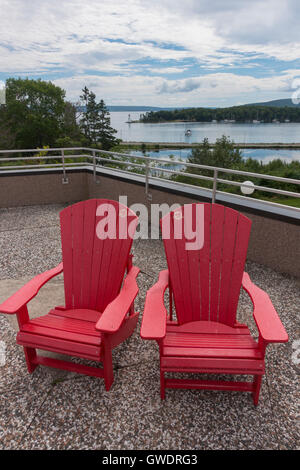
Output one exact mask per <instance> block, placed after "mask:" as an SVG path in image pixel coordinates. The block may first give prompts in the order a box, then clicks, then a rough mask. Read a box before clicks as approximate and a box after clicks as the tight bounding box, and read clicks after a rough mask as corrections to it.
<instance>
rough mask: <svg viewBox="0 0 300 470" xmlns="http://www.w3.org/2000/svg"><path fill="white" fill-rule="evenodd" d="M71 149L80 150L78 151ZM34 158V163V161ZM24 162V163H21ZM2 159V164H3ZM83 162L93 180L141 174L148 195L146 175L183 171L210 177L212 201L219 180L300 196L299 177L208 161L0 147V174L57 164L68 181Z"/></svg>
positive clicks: (191, 175)
mask: <svg viewBox="0 0 300 470" xmlns="http://www.w3.org/2000/svg"><path fill="white" fill-rule="evenodd" d="M66 152H67V153H66ZM68 152H72V153H71V154H68ZM74 152H80V153H79V154H78V153H74ZM82 152H83V153H82ZM26 153H27V154H28V153H31V154H38V156H34V155H31V156H29V157H23V154H26ZM48 153H51V155H48ZM53 153H55V155H53ZM10 154H18V155H17V156H16V157H8V156H5V157H3V158H2V157H1V155H10ZM45 154H47V155H45ZM68 159H70V160H76V159H83V161H80V162H74V161H71V162H68V161H66V160H68ZM16 160H17V164H16ZM44 160H46V161H47V163H44V162H43V161H44ZM51 160H61V162H60V163H52V162H51ZM136 160H138V161H139V162H141V163H137V162H136ZM35 161H36V162H37V163H34V162H35ZM8 162H14V163H15V164H14V165H6V163H8ZM24 162H25V164H23V163H24ZM26 162H28V163H26ZM3 163H5V164H4V165H3ZM83 165H85V166H86V165H87V166H90V167H91V168H92V170H93V177H94V181H95V182H96V181H97V170H101V169H103V168H109V169H110V170H112V171H117V172H119V173H126V174H131V175H133V174H135V175H139V176H144V182H145V192H146V195H147V197H148V198H149V199H150V198H151V194H150V193H149V184H150V182H151V181H150V179H151V180H157V179H159V180H160V181H161V180H165V181H168V182H170V178H166V177H165V176H164V175H165V173H167V174H169V175H181V176H183V175H184V176H187V177H189V178H194V179H195V180H205V181H211V183H212V189H209V188H204V189H206V190H207V191H210V192H211V200H212V202H215V200H216V195H217V194H218V193H222V194H224V193H225V194H226V192H224V191H220V190H218V184H220V183H221V184H226V185H232V186H239V187H241V186H243V187H247V186H248V187H249V188H251V189H255V190H258V191H263V192H268V193H273V194H278V195H282V196H285V197H291V198H300V180H299V179H292V178H283V177H279V176H273V175H267V174H263V173H252V172H247V171H242V170H233V169H230V168H221V167H213V166H208V165H198V164H195V163H189V162H187V161H177V160H167V159H162V158H154V157H149V156H146V155H131V154H125V153H119V152H110V151H105V150H98V149H93V148H87V147H64V148H49V149H24V150H23V149H21V150H0V174H1V173H4V172H6V171H7V170H16V169H18V170H23V169H29V168H31V169H33V168H59V167H60V168H61V169H62V175H63V178H62V182H63V183H65V184H66V183H68V178H67V169H68V168H70V167H74V166H83ZM112 165H113V166H112ZM161 165H165V166H161ZM170 165H171V166H173V167H175V168H178V167H180V166H181V167H183V169H184V170H185V171H182V170H181V171H180V170H177V169H170ZM124 166H125V167H127V169H126V170H124V169H123V167H124ZM119 167H121V168H119ZM186 168H192V169H193V168H195V169H196V170H197V171H198V172H200V171H201V170H206V171H207V170H209V171H211V172H212V176H207V175H203V174H199V173H197V174H195V173H190V172H188V171H186ZM134 169H139V171H138V172H137V171H134ZM158 171H159V172H161V174H160V176H159V177H157V176H153V175H152V173H153V172H158ZM220 173H225V174H228V175H239V176H241V179H242V178H244V181H235V180H230V179H224V178H220V177H219V175H220ZM249 178H256V179H260V180H261V179H263V180H269V181H273V182H281V183H288V184H293V185H295V188H296V189H297V190H298V191H287V190H283V189H278V188H272V187H268V186H261V185H256V184H253V183H252V184H251V186H250V185H247V184H245V179H246V180H249ZM177 184H180V185H183V186H186V187H191V186H193V185H191V184H188V183H185V182H183V183H180V182H177ZM198 187H199V186H198ZM230 194H231V195H232V196H234V197H237V198H246V199H250V198H249V197H247V196H241V195H238V194H234V193H230ZM251 199H252V198H251ZM260 201H261V202H264V203H266V204H271V205H276V206H280V204H279V203H274V202H271V201H266V200H261V199H260ZM285 207H286V206H285ZM288 207H289V208H290V209H294V210H296V211H300V208H297V207H293V206H288Z"/></svg>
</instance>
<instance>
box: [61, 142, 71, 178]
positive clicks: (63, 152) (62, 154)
mask: <svg viewBox="0 0 300 470" xmlns="http://www.w3.org/2000/svg"><path fill="white" fill-rule="evenodd" d="M61 159H62V167H63V179H62V183H63V184H68V183H69V180H68V178H67V177H66V167H65V151H64V149H61Z"/></svg>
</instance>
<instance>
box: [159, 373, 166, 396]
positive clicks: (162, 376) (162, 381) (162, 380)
mask: <svg viewBox="0 0 300 470" xmlns="http://www.w3.org/2000/svg"><path fill="white" fill-rule="evenodd" d="M160 398H161V399H162V400H164V399H165V398H166V393H165V374H164V372H163V371H162V370H161V371H160Z"/></svg>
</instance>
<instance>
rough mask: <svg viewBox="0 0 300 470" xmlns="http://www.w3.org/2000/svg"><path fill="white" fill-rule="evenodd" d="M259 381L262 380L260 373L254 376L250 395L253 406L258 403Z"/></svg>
mask: <svg viewBox="0 0 300 470" xmlns="http://www.w3.org/2000/svg"><path fill="white" fill-rule="evenodd" d="M261 381H262V376H261V375H255V376H254V381H253V392H252V396H253V403H254V405H255V406H257V405H258V400H259V392H260V386H261Z"/></svg>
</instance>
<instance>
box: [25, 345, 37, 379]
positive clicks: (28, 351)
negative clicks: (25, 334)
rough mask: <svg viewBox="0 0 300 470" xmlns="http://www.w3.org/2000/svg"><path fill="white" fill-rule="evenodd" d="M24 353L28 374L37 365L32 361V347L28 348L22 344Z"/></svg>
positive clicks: (33, 357)
mask: <svg viewBox="0 0 300 470" xmlns="http://www.w3.org/2000/svg"><path fill="white" fill-rule="evenodd" d="M24 354H25V359H26V364H27V369H28V372H29V374H32V372H33V371H34V370H35V369H36V368H37V366H38V364H37V363H35V362H34V360H35V359H36V350H35V349H34V348H28V347H25V346H24Z"/></svg>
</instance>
